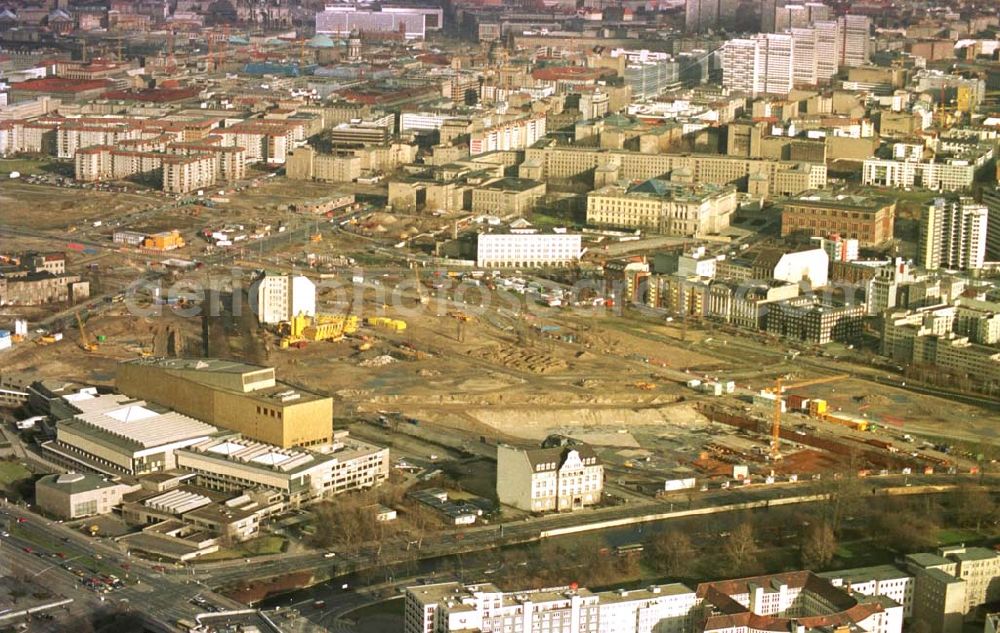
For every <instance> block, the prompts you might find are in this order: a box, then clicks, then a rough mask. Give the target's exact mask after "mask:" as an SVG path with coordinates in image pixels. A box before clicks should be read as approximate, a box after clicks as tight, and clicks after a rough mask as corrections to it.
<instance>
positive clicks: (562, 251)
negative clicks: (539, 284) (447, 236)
mask: <svg viewBox="0 0 1000 633" xmlns="http://www.w3.org/2000/svg"><path fill="white" fill-rule="evenodd" d="M581 237H582V236H581V235H579V234H573V233H566V232H552V233H547V232H539V231H535V230H533V229H529V230H511V231H510V232H507V233H480V234H479V237H478V238H477V240H476V265H477V266H479V267H482V268H541V267H546V266H569V265H572V264H574V263H577V262H579V261H580V255H581V254H582V252H583V249H582V247H581Z"/></svg>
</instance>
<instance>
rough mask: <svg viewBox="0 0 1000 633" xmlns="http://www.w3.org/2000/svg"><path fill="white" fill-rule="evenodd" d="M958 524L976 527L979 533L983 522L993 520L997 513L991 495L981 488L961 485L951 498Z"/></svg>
mask: <svg viewBox="0 0 1000 633" xmlns="http://www.w3.org/2000/svg"><path fill="white" fill-rule="evenodd" d="M951 501H952V507H953V508H954V511H955V518H956V519H957V520H958V524H959V525H961V526H963V527H974V528H975V529H976V530H977V531H978V530H979V529H980V528H981V527H982V525H983V522H985V521H989V520H991V519H992V518H993V517H994V516H995V515H996V513H997V506H996V503H995V502H994V501H993V497H992V496H990V493H989V492H988V491H987V490H986V489H985V488H983V487H981V486H976V485H974V484H970V483H963V484H961V485H960V486H959V487H958V489H957V490H955V494H954V495H952V498H951Z"/></svg>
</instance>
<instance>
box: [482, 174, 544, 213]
mask: <svg viewBox="0 0 1000 633" xmlns="http://www.w3.org/2000/svg"><path fill="white" fill-rule="evenodd" d="M544 195H545V183H544V182H537V181H535V180H526V179H524V178H497V179H496V180H490V181H489V182H485V183H483V184H481V185H479V186H478V187H476V188H475V189H473V190H472V211H473V212H475V213H487V214H491V215H500V216H510V215H524V214H525V213H528V212H530V211H532V210H534V208H535V204H536V203H537V202H538V200H539V199H540V198H542V197H543V196H544Z"/></svg>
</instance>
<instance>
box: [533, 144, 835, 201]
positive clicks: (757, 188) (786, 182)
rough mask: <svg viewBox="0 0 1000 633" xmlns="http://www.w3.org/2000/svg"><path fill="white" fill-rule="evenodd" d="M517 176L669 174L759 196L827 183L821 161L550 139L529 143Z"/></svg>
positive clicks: (603, 179)
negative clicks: (744, 189)
mask: <svg viewBox="0 0 1000 633" xmlns="http://www.w3.org/2000/svg"><path fill="white" fill-rule="evenodd" d="M518 175H519V176H520V177H522V178H530V179H534V180H547V179H584V180H588V181H591V180H592V182H593V184H594V186H595V187H603V186H605V185H608V184H612V183H614V182H616V181H618V180H649V179H658V178H664V177H667V176H668V175H669V176H670V179H671V180H674V181H677V180H686V181H689V182H695V183H706V184H714V185H727V184H737V185H739V186H746V187H747V188H748V190H750V191H751V193H754V194H756V195H764V196H777V195H794V194H797V193H801V192H802V191H806V190H809V189H822V188H825V187H826V165H825V164H823V163H811V162H804V161H777V160H767V159H754V158H742V157H732V156H718V155H715V154H648V153H642V152H629V151H624V150H604V149H596V148H585V147H564V146H556V145H554V144H549V145H547V146H543V147H537V146H536V147H532V148H528V149H527V150H526V151H525V157H524V162H523V163H522V164H521V166H520V167H519V174H518ZM743 183H748V184H747V185H743Z"/></svg>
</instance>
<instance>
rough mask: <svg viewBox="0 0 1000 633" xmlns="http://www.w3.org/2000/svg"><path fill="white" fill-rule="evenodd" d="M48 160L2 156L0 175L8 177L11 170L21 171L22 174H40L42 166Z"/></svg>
mask: <svg viewBox="0 0 1000 633" xmlns="http://www.w3.org/2000/svg"><path fill="white" fill-rule="evenodd" d="M48 162H49V161H48V160H45V159H37V158H4V159H0V176H3V177H4V178H9V177H10V174H11V172H15V171H17V172H21V175H22V176H28V175H30V174H40V173H42V171H44V170H43V169H42V166H43V165H45V164H47V163H48Z"/></svg>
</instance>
